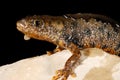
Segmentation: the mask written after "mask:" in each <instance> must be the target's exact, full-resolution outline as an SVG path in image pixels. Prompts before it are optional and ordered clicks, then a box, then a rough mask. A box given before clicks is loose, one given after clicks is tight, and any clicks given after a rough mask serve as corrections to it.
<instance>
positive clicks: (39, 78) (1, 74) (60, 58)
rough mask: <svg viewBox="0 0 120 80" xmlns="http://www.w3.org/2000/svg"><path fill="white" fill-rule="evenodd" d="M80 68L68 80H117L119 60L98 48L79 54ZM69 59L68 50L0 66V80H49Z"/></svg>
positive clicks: (118, 77)
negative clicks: (74, 75) (80, 58)
mask: <svg viewBox="0 0 120 80" xmlns="http://www.w3.org/2000/svg"><path fill="white" fill-rule="evenodd" d="M81 52H82V54H87V53H90V54H89V55H86V56H82V60H83V61H82V62H81V65H79V66H78V67H77V68H76V69H75V73H76V75H77V77H75V78H73V77H71V76H69V78H68V80H120V58H119V57H118V56H115V55H110V54H108V53H106V52H104V51H102V50H100V49H96V48H91V49H85V50H82V51H81ZM70 56H71V53H70V52H69V51H68V50H63V51H61V52H58V53H56V54H54V55H51V56H48V55H42V56H36V57H33V58H28V59H23V60H20V61H17V62H15V63H12V64H8V65H4V66H1V67H0V80H51V78H52V76H53V75H55V71H56V70H58V69H62V68H63V66H64V64H65V62H66V60H67V59H68V58H69V57H70Z"/></svg>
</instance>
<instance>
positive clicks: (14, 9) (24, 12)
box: [0, 0, 120, 65]
mask: <svg viewBox="0 0 120 80" xmlns="http://www.w3.org/2000/svg"><path fill="white" fill-rule="evenodd" d="M119 11H120V9H119V2H118V1H117V0H116V1H115V0H63V1H62V0H55V1H53V0H39V1H37V0H33V1H32V0H31V1H29V0H28V1H26V2H25V0H24V1H22V0H20V1H18V0H17V1H14V2H7V1H6V2H3V4H2V6H1V11H0V13H1V15H0V17H1V23H0V24H1V26H0V65H5V64H9V63H13V62H16V61H18V60H21V59H25V58H29V57H34V56H39V55H42V54H45V51H46V50H52V49H54V48H55V45H53V44H50V43H48V42H44V41H39V40H34V39H31V40H29V41H25V40H24V39H23V36H24V35H23V34H22V33H20V32H19V31H18V30H17V29H16V21H17V20H19V19H21V18H23V17H25V16H28V15H35V14H37V15H44V14H47V15H63V14H69V13H97V14H102V15H106V16H109V17H111V18H113V19H115V20H117V21H118V22H120V15H119V14H120V12H119Z"/></svg>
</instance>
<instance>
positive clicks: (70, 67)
mask: <svg viewBox="0 0 120 80" xmlns="http://www.w3.org/2000/svg"><path fill="white" fill-rule="evenodd" d="M68 50H70V51H71V52H72V53H73V55H72V56H71V57H70V58H69V59H68V60H67V62H66V63H65V66H64V68H63V69H61V70H58V71H57V72H56V76H53V78H52V80H58V79H61V80H67V78H68V77H69V75H71V76H73V77H74V76H76V74H75V73H74V69H75V68H76V67H77V65H79V64H78V63H79V62H80V56H81V53H80V50H79V49H78V47H77V46H75V45H74V44H72V43H71V44H70V45H69V46H68Z"/></svg>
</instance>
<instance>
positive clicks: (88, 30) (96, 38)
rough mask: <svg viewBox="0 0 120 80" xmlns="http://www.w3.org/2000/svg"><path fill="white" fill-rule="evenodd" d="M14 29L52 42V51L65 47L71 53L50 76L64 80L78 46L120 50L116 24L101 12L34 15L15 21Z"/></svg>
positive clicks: (77, 54) (77, 55) (72, 66)
mask: <svg viewBox="0 0 120 80" xmlns="http://www.w3.org/2000/svg"><path fill="white" fill-rule="evenodd" d="M17 29H18V30H19V31H21V32H22V33H24V34H25V35H27V36H28V37H30V38H35V39H39V40H45V41H49V42H52V43H53V44H56V45H57V48H56V49H55V50H54V52H57V51H60V50H63V49H68V50H70V51H71V53H73V55H72V56H71V57H70V58H69V59H68V60H67V62H66V64H65V67H64V69H62V70H58V73H57V75H56V76H54V77H53V80H57V79H59V78H62V79H61V80H67V78H68V76H69V75H72V74H74V69H75V67H76V64H77V63H78V62H79V59H80V56H81V53H80V50H81V49H85V48H100V49H103V50H104V51H106V52H108V53H110V54H116V55H118V54H120V25H119V24H118V23H117V22H116V21H114V20H112V19H110V18H108V17H105V16H103V15H97V14H80V13H78V14H67V15H64V16H48V15H42V16H37V15H34V16H29V17H26V18H24V19H22V20H20V21H18V22H17Z"/></svg>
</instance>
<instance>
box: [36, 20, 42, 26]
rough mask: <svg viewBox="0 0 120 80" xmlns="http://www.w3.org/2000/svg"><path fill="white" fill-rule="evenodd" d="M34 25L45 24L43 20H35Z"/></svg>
mask: <svg viewBox="0 0 120 80" xmlns="http://www.w3.org/2000/svg"><path fill="white" fill-rule="evenodd" d="M34 26H36V27H39V26H43V21H42V20H35V21H34Z"/></svg>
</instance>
